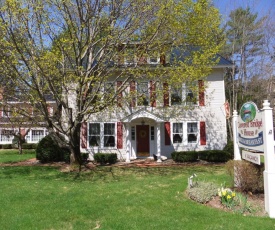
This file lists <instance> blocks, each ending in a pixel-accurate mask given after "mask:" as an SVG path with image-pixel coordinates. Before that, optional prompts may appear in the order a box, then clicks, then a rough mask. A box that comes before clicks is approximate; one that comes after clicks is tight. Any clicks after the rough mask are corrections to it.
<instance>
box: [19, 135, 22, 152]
mask: <svg viewBox="0 0 275 230" xmlns="http://www.w3.org/2000/svg"><path fill="white" fill-rule="evenodd" d="M22 145H23V141H22V137H21V135H19V136H18V151H19V154H23V149H22Z"/></svg>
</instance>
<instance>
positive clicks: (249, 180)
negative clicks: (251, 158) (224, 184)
mask: <svg viewBox="0 0 275 230" xmlns="http://www.w3.org/2000/svg"><path fill="white" fill-rule="evenodd" d="M225 166H226V169H227V171H228V173H229V174H230V176H231V178H232V183H234V185H235V186H236V187H238V189H239V190H241V191H245V192H248V191H250V192H253V193H254V192H263V190H264V182H263V171H264V164H262V165H256V164H253V163H250V162H248V161H244V160H243V161H234V160H231V161H228V162H227V163H226V165H225Z"/></svg>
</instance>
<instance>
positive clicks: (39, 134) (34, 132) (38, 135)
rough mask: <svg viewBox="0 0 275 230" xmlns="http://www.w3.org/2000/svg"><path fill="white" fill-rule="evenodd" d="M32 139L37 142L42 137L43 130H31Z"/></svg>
mask: <svg viewBox="0 0 275 230" xmlns="http://www.w3.org/2000/svg"><path fill="white" fill-rule="evenodd" d="M31 135H32V141H34V142H38V141H40V140H41V139H42V138H43V137H44V130H43V129H42V130H32V134H31Z"/></svg>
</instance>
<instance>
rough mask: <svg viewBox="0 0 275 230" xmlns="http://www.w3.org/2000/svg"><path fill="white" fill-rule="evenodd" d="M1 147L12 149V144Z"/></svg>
mask: <svg viewBox="0 0 275 230" xmlns="http://www.w3.org/2000/svg"><path fill="white" fill-rule="evenodd" d="M2 149H12V145H11V144H5V145H2Z"/></svg>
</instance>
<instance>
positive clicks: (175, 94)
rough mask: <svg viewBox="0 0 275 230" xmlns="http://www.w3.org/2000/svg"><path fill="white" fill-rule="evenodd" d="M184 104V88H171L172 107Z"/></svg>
mask: <svg viewBox="0 0 275 230" xmlns="http://www.w3.org/2000/svg"><path fill="white" fill-rule="evenodd" d="M181 102H182V87H173V88H171V105H180V104H181Z"/></svg>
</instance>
